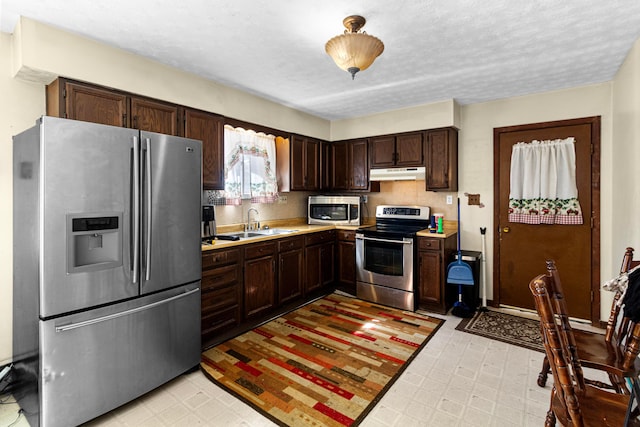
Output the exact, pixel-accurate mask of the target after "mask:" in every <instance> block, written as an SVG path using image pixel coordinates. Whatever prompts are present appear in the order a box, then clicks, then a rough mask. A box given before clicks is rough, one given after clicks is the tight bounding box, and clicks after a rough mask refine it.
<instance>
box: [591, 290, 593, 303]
mask: <svg viewBox="0 0 640 427" xmlns="http://www.w3.org/2000/svg"><path fill="white" fill-rule="evenodd" d="M591 302H593V291H591Z"/></svg>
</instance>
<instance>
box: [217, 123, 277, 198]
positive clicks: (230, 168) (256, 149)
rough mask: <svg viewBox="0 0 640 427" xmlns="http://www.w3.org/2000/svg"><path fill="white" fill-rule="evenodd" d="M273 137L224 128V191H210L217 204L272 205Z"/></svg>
mask: <svg viewBox="0 0 640 427" xmlns="http://www.w3.org/2000/svg"><path fill="white" fill-rule="evenodd" d="M275 167H276V145H275V137H274V136H273V135H266V134H264V133H262V132H260V133H257V132H255V131H252V130H245V129H243V128H234V127H232V126H229V125H225V127H224V190H223V191H215V192H213V197H212V199H213V203H214V204H217V205H240V204H242V200H243V199H250V200H251V202H252V203H273V202H275V201H276V200H277V199H278V184H277V181H276V170H275Z"/></svg>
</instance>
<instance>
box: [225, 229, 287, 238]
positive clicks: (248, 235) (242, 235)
mask: <svg viewBox="0 0 640 427" xmlns="http://www.w3.org/2000/svg"><path fill="white" fill-rule="evenodd" d="M295 231H297V230H285V229H282V228H269V229H266V230H254V231H240V232H238V233H224V234H221V235H220V236H230V237H237V238H239V239H250V238H252V237H264V236H276V235H278V234H288V233H293V232H295Z"/></svg>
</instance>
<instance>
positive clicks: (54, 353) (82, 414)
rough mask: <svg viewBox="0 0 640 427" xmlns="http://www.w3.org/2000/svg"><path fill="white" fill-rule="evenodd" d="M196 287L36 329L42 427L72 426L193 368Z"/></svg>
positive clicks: (196, 345)
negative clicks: (38, 348)
mask: <svg viewBox="0 0 640 427" xmlns="http://www.w3.org/2000/svg"><path fill="white" fill-rule="evenodd" d="M199 286H200V283H199V282H197V283H196V284H194V285H191V286H185V287H180V288H176V289H173V290H170V291H166V292H162V293H159V294H154V295H151V296H148V297H144V298H140V299H137V300H134V301H129V302H127V303H122V304H117V305H115V306H112V307H103V308H100V309H97V310H92V311H90V312H85V313H80V314H75V315H71V316H66V317H61V318H57V319H52V320H47V321H41V322H40V340H41V343H40V348H41V354H40V367H41V370H40V378H39V382H40V409H41V413H40V425H41V426H43V427H55V426H70V425H78V424H81V423H83V422H86V421H88V420H90V419H92V418H95V417H97V416H99V415H101V414H104V413H105V412H108V411H110V410H112V409H114V408H116V407H118V406H120V405H122V404H124V403H127V402H129V401H130V400H132V399H134V398H136V397H138V396H140V395H142V394H144V393H146V392H148V391H150V390H153V389H154V388H156V387H158V386H159V385H161V384H163V383H165V382H167V381H168V380H170V379H172V378H174V377H176V376H178V375H180V374H181V373H183V372H185V371H187V370H189V369H191V368H193V367H194V366H197V365H198V363H199V360H200V288H199Z"/></svg>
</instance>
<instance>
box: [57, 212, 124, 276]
mask: <svg viewBox="0 0 640 427" xmlns="http://www.w3.org/2000/svg"><path fill="white" fill-rule="evenodd" d="M121 223H122V220H121V215H120V214H115V215H114V214H107V215H100V216H83V217H80V216H76V215H69V216H68V217H67V260H68V262H67V273H80V272H86V271H97V270H105V269H108V268H114V267H119V266H121V265H122V228H121Z"/></svg>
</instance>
